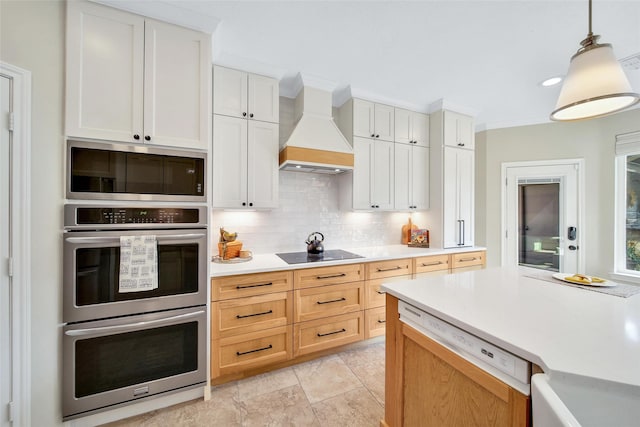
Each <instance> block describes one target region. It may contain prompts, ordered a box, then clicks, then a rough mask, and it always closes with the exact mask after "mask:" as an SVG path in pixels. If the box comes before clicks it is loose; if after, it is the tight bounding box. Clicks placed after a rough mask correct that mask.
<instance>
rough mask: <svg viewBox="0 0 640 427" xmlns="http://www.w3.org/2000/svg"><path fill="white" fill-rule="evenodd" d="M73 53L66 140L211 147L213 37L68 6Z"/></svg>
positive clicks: (75, 4) (96, 9)
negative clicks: (71, 138)
mask: <svg viewBox="0 0 640 427" xmlns="http://www.w3.org/2000/svg"><path fill="white" fill-rule="evenodd" d="M66 51H67V58H66V64H67V67H66V76H67V79H66V134H67V136H71V137H81V138H92V139H100V140H107V141H122V142H139V143H149V144H157V145H167V146H175V147H188V148H198V149H204V150H206V149H207V148H208V147H209V141H210V95H209V93H210V87H211V77H210V67H211V36H210V35H208V34H204V33H200V32H197V31H192V30H189V29H186V28H182V27H178V26H175V25H170V24H165V23H161V22H158V21H154V20H150V19H145V18H143V17H141V16H138V15H134V14H130V13H127V12H123V11H120V10H116V9H112V8H109V7H106V6H102V5H97V4H95V3H90V2H69V4H68V5H67V49H66Z"/></svg>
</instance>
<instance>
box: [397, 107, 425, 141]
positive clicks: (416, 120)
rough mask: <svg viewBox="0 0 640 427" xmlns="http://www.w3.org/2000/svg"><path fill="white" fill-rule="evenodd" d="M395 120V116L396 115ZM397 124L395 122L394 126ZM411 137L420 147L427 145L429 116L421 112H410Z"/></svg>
mask: <svg viewBox="0 0 640 427" xmlns="http://www.w3.org/2000/svg"><path fill="white" fill-rule="evenodd" d="M396 121H397V117H396ZM397 125H398V124H397V123H396V126H397ZM411 130H412V139H413V140H414V141H415V144H416V145H419V146H421V147H428V146H429V116H428V115H427V114H422V113H416V112H412V113H411Z"/></svg>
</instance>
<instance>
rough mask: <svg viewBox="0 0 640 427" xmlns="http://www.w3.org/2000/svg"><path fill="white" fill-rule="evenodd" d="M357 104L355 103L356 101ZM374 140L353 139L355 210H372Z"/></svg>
mask: <svg viewBox="0 0 640 427" xmlns="http://www.w3.org/2000/svg"><path fill="white" fill-rule="evenodd" d="M354 102H355V101H354ZM373 144H374V141H373V140H372V139H367V138H360V137H357V136H356V137H354V138H353V157H354V159H353V162H354V164H353V208H354V209H371V208H372V207H373V206H372V205H373V201H372V198H371V197H372V183H373V181H372V179H373V176H372V167H371V165H372V162H373Z"/></svg>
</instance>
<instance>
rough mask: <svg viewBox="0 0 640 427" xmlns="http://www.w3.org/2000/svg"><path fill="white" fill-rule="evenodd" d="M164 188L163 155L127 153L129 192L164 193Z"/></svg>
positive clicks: (127, 188) (127, 187)
mask: <svg viewBox="0 0 640 427" xmlns="http://www.w3.org/2000/svg"><path fill="white" fill-rule="evenodd" d="M163 188H164V174H163V159H162V156H149V155H145V154H137V153H133V154H132V153H130V154H127V184H126V192H127V193H136V194H162V193H163Z"/></svg>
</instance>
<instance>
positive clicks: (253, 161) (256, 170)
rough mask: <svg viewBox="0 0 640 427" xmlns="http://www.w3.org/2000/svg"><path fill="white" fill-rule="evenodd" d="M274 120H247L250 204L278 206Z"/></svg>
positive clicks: (248, 196)
mask: <svg viewBox="0 0 640 427" xmlns="http://www.w3.org/2000/svg"><path fill="white" fill-rule="evenodd" d="M278 132H279V126H278V124H277V123H266V122H254V121H249V134H248V143H247V163H248V165H247V170H248V177H247V185H248V189H247V198H248V203H249V207H251V206H253V207H256V208H277V207H278V188H279V185H278V184H279V179H280V174H279V173H278V172H279V171H278V144H279V140H278Z"/></svg>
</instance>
